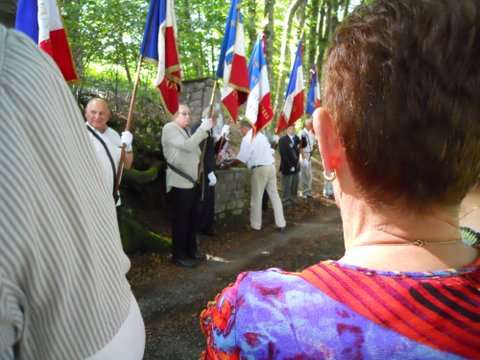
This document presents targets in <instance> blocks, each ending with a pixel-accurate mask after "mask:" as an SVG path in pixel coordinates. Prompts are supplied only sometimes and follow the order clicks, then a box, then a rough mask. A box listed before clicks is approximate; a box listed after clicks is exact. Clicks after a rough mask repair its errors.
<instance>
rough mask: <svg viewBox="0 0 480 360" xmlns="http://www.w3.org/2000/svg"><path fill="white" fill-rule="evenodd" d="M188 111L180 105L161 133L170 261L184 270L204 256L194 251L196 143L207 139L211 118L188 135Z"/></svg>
mask: <svg viewBox="0 0 480 360" xmlns="http://www.w3.org/2000/svg"><path fill="white" fill-rule="evenodd" d="M190 125H191V117H190V109H189V107H188V106H187V105H184V104H180V105H179V107H178V111H177V113H176V114H175V117H174V119H173V121H171V122H169V123H168V124H166V125H165V126H164V127H163V130H162V147H163V154H164V156H165V159H166V161H167V179H166V190H167V194H168V199H169V202H170V206H171V209H172V261H173V263H174V264H176V265H179V266H183V267H194V266H195V265H196V262H195V260H205V259H206V255H205V254H204V253H202V252H200V251H199V250H198V249H197V244H196V227H197V224H196V210H197V206H198V201H199V191H198V186H197V185H198V184H197V183H198V173H199V163H200V156H201V150H200V148H199V144H200V142H201V141H202V140H204V139H206V138H207V136H208V131H209V130H210V129H211V128H212V119H211V118H205V119H202V123H201V125H200V127H199V129H198V130H197V131H196V132H195V133H194V134H193V135H190V132H189V130H188V127H189V126H190Z"/></svg>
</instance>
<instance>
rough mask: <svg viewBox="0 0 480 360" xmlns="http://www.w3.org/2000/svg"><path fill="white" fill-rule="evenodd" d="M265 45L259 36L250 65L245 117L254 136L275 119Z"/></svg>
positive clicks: (262, 37) (262, 38)
mask: <svg viewBox="0 0 480 360" xmlns="http://www.w3.org/2000/svg"><path fill="white" fill-rule="evenodd" d="M264 44H265V42H264V36H263V35H262V36H259V37H258V39H257V42H256V43H255V47H254V48H253V52H252V55H251V57H250V62H249V64H248V73H249V75H250V94H249V95H248V100H247V110H246V112H245V117H246V118H247V119H248V120H249V121H250V123H251V124H252V126H253V136H255V135H256V133H257V132H258V131H261V130H262V129H263V128H264V127H265V125H267V124H268V122H269V121H270V120H272V118H273V110H272V104H271V101H270V85H269V83H268V72H267V61H266V59H265V45H264Z"/></svg>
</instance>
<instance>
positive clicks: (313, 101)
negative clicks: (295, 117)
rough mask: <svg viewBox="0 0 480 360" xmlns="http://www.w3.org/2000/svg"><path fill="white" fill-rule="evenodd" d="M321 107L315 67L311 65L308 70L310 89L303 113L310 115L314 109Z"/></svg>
mask: <svg viewBox="0 0 480 360" xmlns="http://www.w3.org/2000/svg"><path fill="white" fill-rule="evenodd" d="M321 105H322V98H321V94H320V84H319V82H318V79H317V66H316V65H313V66H312V67H311V68H310V89H309V90H308V96H307V106H306V108H305V113H306V114H309V115H312V114H313V112H314V111H315V109H316V108H318V107H320V106H321Z"/></svg>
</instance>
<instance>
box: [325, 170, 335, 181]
mask: <svg viewBox="0 0 480 360" xmlns="http://www.w3.org/2000/svg"><path fill="white" fill-rule="evenodd" d="M322 177H323V179H324V180H325V181H328V182H330V183H331V182H333V180H335V179H336V178H337V173H336V172H335V170H333V172H332V173H330V174H328V173H326V172H325V171H324V172H323V173H322Z"/></svg>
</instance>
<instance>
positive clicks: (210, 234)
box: [202, 230, 217, 237]
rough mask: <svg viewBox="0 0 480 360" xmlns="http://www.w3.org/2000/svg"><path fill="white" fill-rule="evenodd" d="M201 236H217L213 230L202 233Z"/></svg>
mask: <svg viewBox="0 0 480 360" xmlns="http://www.w3.org/2000/svg"><path fill="white" fill-rule="evenodd" d="M202 234H203V235H205V236H210V237H215V236H217V233H216V232H215V231H213V230H210V231H204V232H203V233H202Z"/></svg>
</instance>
